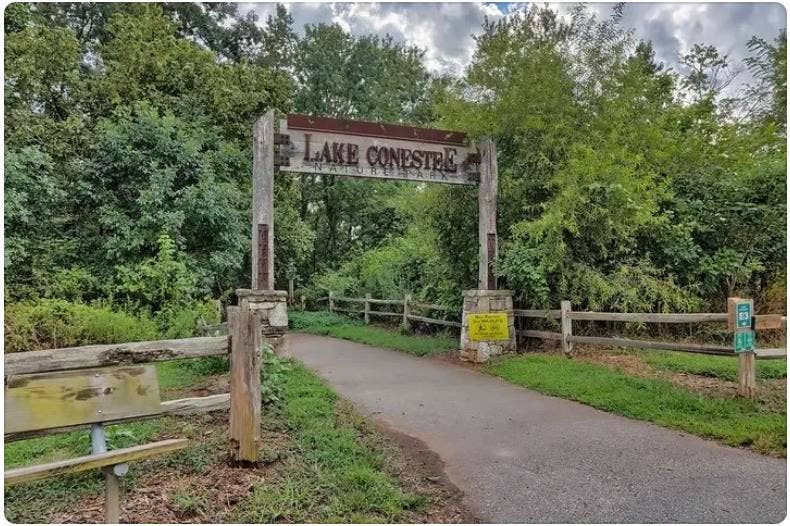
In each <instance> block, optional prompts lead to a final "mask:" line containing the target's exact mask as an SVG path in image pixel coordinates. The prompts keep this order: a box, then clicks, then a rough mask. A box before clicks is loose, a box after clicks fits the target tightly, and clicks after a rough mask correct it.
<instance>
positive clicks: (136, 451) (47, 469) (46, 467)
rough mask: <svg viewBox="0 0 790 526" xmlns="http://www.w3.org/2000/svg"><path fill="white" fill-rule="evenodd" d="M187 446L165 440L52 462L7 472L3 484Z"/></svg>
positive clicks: (104, 464) (120, 462) (111, 464)
mask: <svg viewBox="0 0 790 526" xmlns="http://www.w3.org/2000/svg"><path fill="white" fill-rule="evenodd" d="M188 445H189V441H188V440H186V439H183V438H175V439H170V440H162V441H161V442H153V443H151V444H144V445H142V446H134V447H127V448H123V449H115V450H113V451H108V452H107V453H99V454H98V455H88V456H84V457H77V458H70V459H68V460H60V461H58V462H51V463H49V464H40V465H38V466H28V467H24V468H17V469H11V470H7V471H6V472H5V474H4V480H5V483H6V486H10V485H12V484H19V483H21V482H31V481H34V480H41V479H44V478H48V477H54V476H56V475H65V474H67V473H78V472H80V471H88V470H91V469H98V468H101V467H104V466H113V465H115V464H123V463H126V462H130V461H132V460H141V459H144V458H149V457H153V456H158V455H162V454H164V453H169V452H171V451H177V450H179V449H184V448H185V447H187V446H188Z"/></svg>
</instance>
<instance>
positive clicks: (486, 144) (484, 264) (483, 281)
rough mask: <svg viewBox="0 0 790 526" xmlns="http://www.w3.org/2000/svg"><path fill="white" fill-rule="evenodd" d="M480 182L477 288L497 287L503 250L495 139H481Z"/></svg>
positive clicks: (489, 288) (478, 198) (478, 195)
mask: <svg viewBox="0 0 790 526" xmlns="http://www.w3.org/2000/svg"><path fill="white" fill-rule="evenodd" d="M479 147H480V186H479V188H478V194H477V204H478V240H479V246H478V260H479V261H478V277H477V288H478V289H481V290H485V289H488V290H495V289H496V288H497V283H496V273H495V269H494V264H495V262H496V258H497V254H498V252H499V247H498V245H499V243H498V240H497V230H496V207H497V184H498V183H497V180H498V172H497V157H496V145H495V144H494V141H493V139H491V138H488V137H485V138H483V139H481V140H480V145H479Z"/></svg>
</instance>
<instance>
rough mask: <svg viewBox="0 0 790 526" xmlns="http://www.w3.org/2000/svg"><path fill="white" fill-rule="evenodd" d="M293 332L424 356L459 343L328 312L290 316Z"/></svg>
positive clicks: (451, 348)
mask: <svg viewBox="0 0 790 526" xmlns="http://www.w3.org/2000/svg"><path fill="white" fill-rule="evenodd" d="M288 323H289V325H290V327H291V329H294V330H298V331H304V332H309V333H311V334H318V335H321V336H332V337H335V338H343V339H345V340H351V341H355V342H359V343H364V344H367V345H373V346H376V347H384V348H387V349H395V350H398V351H404V352H407V353H410V354H415V355H417V356H425V355H428V354H435V353H441V352H446V351H450V350H454V349H458V339H457V338H455V337H451V336H447V335H439V336H413V335H408V334H401V333H399V332H395V331H393V330H390V329H385V328H381V327H375V326H370V325H365V324H364V323H363V322H362V321H360V320H356V319H352V318H348V317H346V316H341V315H339V314H330V313H329V312H300V311H291V312H289V313H288Z"/></svg>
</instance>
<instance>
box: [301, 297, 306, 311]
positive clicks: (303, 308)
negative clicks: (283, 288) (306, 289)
mask: <svg viewBox="0 0 790 526" xmlns="http://www.w3.org/2000/svg"><path fill="white" fill-rule="evenodd" d="M300 299H301V300H302V301H301V303H302V312H304V310H305V297H304V294H302V296H301V297H300Z"/></svg>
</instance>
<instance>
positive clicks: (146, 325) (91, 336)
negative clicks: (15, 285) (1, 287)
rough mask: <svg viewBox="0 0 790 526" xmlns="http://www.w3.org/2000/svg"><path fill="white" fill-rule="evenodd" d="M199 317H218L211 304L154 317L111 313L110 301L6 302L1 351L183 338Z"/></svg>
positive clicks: (170, 310)
mask: <svg viewBox="0 0 790 526" xmlns="http://www.w3.org/2000/svg"><path fill="white" fill-rule="evenodd" d="M199 318H203V319H204V320H206V321H207V323H216V322H217V321H218V320H219V313H218V312H217V309H216V307H215V306H214V305H212V304H211V303H210V302H196V303H192V304H188V305H181V306H178V305H176V306H174V307H167V308H165V309H163V310H161V311H160V312H159V313H158V315H156V316H151V315H149V314H147V313H145V312H139V311H138V312H136V313H135V312H128V311H122V310H115V309H113V308H112V307H111V305H110V304H109V303H108V302H96V303H94V304H90V305H87V304H83V303H72V302H69V301H64V300H57V299H40V300H27V301H23V302H18V303H7V304H6V308H5V313H4V331H5V352H19V351H35V350H40V349H54V348H59V347H73V346H80V345H90V344H95V343H123V342H135V341H145V340H157V339H162V338H186V337H190V336H195V335H196V331H197V323H198V319H199Z"/></svg>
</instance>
